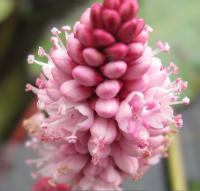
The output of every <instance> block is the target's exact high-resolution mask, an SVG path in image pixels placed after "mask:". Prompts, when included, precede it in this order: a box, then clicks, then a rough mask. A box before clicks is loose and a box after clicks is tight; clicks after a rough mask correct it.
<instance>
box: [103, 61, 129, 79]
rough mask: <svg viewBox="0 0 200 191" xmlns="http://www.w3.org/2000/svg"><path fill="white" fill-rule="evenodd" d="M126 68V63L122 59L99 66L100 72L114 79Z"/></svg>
mask: <svg viewBox="0 0 200 191" xmlns="http://www.w3.org/2000/svg"><path fill="white" fill-rule="evenodd" d="M126 69H127V64H126V63H125V62H123V61H116V62H109V63H107V64H106V65H104V66H103V67H102V68H101V72H102V73H103V74H104V76H106V77H108V78H111V79H116V78H120V77H121V76H122V75H123V74H124V73H125V72H126Z"/></svg>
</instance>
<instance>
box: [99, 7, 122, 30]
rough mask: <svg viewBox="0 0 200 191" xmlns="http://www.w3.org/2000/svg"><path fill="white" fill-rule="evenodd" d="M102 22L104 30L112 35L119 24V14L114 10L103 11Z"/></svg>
mask: <svg viewBox="0 0 200 191" xmlns="http://www.w3.org/2000/svg"><path fill="white" fill-rule="evenodd" d="M102 21H103V26H104V28H105V29H106V30H107V31H109V32H112V33H115V32H116V31H117V29H118V28H119V26H120V24H121V18H120V16H119V14H118V13H117V12H116V11H114V10H109V9H106V10H103V12H102Z"/></svg>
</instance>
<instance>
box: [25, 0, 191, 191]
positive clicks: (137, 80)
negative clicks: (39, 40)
mask: <svg viewBox="0 0 200 191" xmlns="http://www.w3.org/2000/svg"><path fill="white" fill-rule="evenodd" d="M51 32H52V34H53V36H52V37H51V43H52V48H51V49H50V51H49V53H46V51H45V50H44V49H43V48H42V47H40V48H39V51H38V54H39V56H41V57H46V58H47V60H48V61H47V63H43V62H41V61H38V60H36V59H35V57H34V56H33V55H29V56H28V63H30V64H32V63H36V64H39V65H41V66H42V72H41V75H40V76H39V77H38V79H37V80H36V86H32V85H30V84H28V85H27V87H26V90H27V91H29V90H31V91H33V92H34V93H35V94H36V95H37V98H38V109H39V111H38V113H37V114H36V115H34V116H33V117H31V118H30V119H28V120H25V122H24V125H25V127H26V129H27V130H28V132H29V134H30V135H31V139H30V141H28V142H27V143H26V146H27V147H32V148H33V149H36V150H38V151H39V154H40V156H41V158H40V159H36V160H27V163H28V164H29V165H32V164H33V163H35V164H36V166H37V168H38V171H37V172H35V173H32V175H33V176H34V177H38V176H41V177H50V181H49V182H50V183H51V185H56V184H59V183H67V184H70V185H71V186H72V188H73V190H120V184H121V183H122V182H123V181H124V180H125V179H126V177H127V175H129V176H131V177H133V179H134V180H137V179H139V178H140V177H141V176H142V175H143V174H144V173H145V171H146V170H148V169H149V167H150V166H151V165H154V164H156V163H158V162H159V160H160V158H162V157H165V156H167V148H168V145H169V139H168V137H169V136H168V135H170V134H173V133H176V132H177V130H178V129H179V128H180V127H181V126H182V124H183V121H182V118H181V115H175V114H174V110H173V108H172V106H173V105H175V104H186V105H187V104H188V103H189V98H187V97H186V98H184V99H182V100H180V94H181V92H182V91H183V90H185V89H186V88H187V82H184V81H182V79H180V78H177V80H175V81H172V80H171V79H170V76H171V75H176V74H177V73H178V68H177V66H176V65H175V64H173V63H170V64H169V66H168V67H165V66H164V65H163V64H162V62H161V60H160V59H159V58H157V55H158V54H159V53H161V52H164V53H167V52H169V50H170V47H169V45H168V44H167V43H162V42H160V41H158V43H157V48H156V49H155V50H152V48H151V47H149V45H148V39H149V35H150V32H152V29H151V27H149V26H148V25H147V24H145V22H144V20H143V19H141V18H139V17H138V2H137V0H104V2H103V3H102V4H101V3H95V4H93V5H92V6H91V7H90V8H88V9H87V10H86V11H85V12H84V13H83V14H82V16H81V19H80V21H79V22H77V23H76V24H75V26H74V29H73V31H72V32H70V27H68V26H63V27H62V29H61V30H58V29H56V28H53V29H52V31H51ZM61 33H62V34H64V35H65V38H66V42H63V41H62V40H61V35H62V34H61Z"/></svg>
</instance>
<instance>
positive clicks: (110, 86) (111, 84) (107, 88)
mask: <svg viewBox="0 0 200 191" xmlns="http://www.w3.org/2000/svg"><path fill="white" fill-rule="evenodd" d="M120 89H121V83H120V82H119V81H117V80H107V81H104V82H103V83H101V84H99V85H98V86H97V89H96V94H97V95H98V96H99V97H100V98H102V99H111V98H114V97H115V96H116V95H117V94H118V93H119V91H120Z"/></svg>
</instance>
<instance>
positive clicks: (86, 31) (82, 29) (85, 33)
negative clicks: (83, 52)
mask: <svg viewBox="0 0 200 191" xmlns="http://www.w3.org/2000/svg"><path fill="white" fill-rule="evenodd" d="M91 34H92V29H90V28H88V27H86V26H85V25H83V24H78V25H77V26H76V35H77V38H78V39H79V40H80V42H81V43H82V44H83V45H84V46H86V47H91V46H92V45H93V39H92V35H91Z"/></svg>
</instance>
